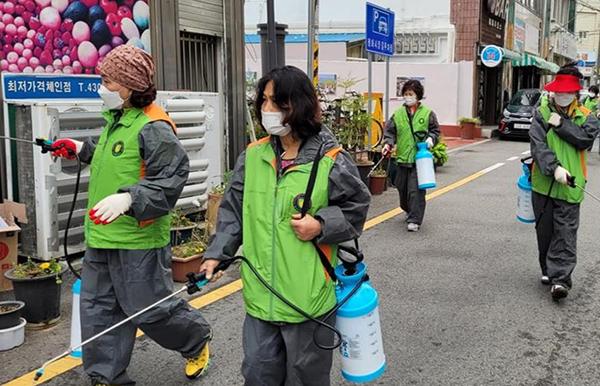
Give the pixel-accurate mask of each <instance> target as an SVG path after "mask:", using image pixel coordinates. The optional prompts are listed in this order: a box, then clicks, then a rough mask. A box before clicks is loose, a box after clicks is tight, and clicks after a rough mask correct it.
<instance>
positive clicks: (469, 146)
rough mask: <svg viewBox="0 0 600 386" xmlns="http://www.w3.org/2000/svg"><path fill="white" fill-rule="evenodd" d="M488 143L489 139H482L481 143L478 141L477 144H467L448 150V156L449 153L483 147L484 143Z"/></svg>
mask: <svg viewBox="0 0 600 386" xmlns="http://www.w3.org/2000/svg"><path fill="white" fill-rule="evenodd" d="M490 141H491V139H484V140H483V141H479V142H475V143H471V144H469V145H465V146H459V147H455V148H454V149H450V150H448V154H450V153H454V152H456V151H461V150H466V149H469V148H471V147H475V146H479V145H483V144H484V143H488V142H490Z"/></svg>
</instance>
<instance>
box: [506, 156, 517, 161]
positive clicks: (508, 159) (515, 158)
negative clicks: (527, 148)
mask: <svg viewBox="0 0 600 386" xmlns="http://www.w3.org/2000/svg"><path fill="white" fill-rule="evenodd" d="M518 159H519V157H518V156H514V157H510V158H507V159H506V160H507V161H516V160H518Z"/></svg>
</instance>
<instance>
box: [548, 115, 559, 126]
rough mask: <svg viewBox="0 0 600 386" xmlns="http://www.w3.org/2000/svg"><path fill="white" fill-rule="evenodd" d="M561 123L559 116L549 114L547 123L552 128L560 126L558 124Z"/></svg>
mask: <svg viewBox="0 0 600 386" xmlns="http://www.w3.org/2000/svg"><path fill="white" fill-rule="evenodd" d="M561 121H562V118H561V117H560V115H558V114H556V113H552V114H550V119H549V120H548V123H549V124H550V125H552V126H554V127H556V126H560V123H561Z"/></svg>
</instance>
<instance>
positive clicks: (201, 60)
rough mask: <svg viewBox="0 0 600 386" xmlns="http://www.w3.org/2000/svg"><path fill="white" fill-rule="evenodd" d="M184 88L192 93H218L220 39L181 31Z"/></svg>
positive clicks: (181, 61)
mask: <svg viewBox="0 0 600 386" xmlns="http://www.w3.org/2000/svg"><path fill="white" fill-rule="evenodd" d="M180 42H181V43H180V44H181V60H180V63H181V74H182V84H181V86H182V88H183V89H184V90H190V91H208V92H217V91H218V90H219V85H218V67H217V66H218V63H219V60H218V54H217V53H218V50H217V47H218V38H217V37H215V36H208V35H202V34H196V33H191V32H184V31H181V35H180Z"/></svg>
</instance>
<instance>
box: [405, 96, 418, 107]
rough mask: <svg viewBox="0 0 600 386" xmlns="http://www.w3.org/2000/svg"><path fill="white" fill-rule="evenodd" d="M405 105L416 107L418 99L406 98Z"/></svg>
mask: <svg viewBox="0 0 600 386" xmlns="http://www.w3.org/2000/svg"><path fill="white" fill-rule="evenodd" d="M404 104H405V105H407V106H408V107H413V106H414V105H416V104H417V98H415V97H413V96H405V97H404Z"/></svg>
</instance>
